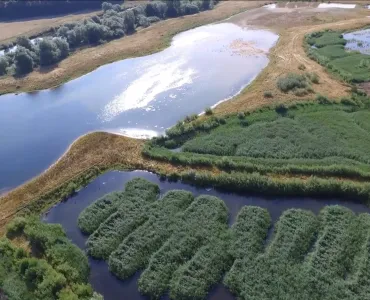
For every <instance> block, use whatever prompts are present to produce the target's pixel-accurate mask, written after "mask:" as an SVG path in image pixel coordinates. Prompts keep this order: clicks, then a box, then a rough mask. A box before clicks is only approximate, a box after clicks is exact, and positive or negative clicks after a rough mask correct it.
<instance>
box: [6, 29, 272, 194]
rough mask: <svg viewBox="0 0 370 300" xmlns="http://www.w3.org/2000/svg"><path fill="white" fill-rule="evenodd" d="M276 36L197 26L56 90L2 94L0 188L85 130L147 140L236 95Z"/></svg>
mask: <svg viewBox="0 0 370 300" xmlns="http://www.w3.org/2000/svg"><path fill="white" fill-rule="evenodd" d="M276 40H277V35H275V34H274V33H271V32H269V31H264V30H244V29H242V28H241V27H238V26H236V25H233V24H228V23H223V24H215V25H208V26H203V27H199V28H196V29H193V30H189V31H187V32H184V33H181V34H179V35H177V36H176V37H174V39H173V43H172V45H171V46H170V47H169V48H167V49H165V50H164V51H162V52H159V53H156V54H153V55H149V56H145V57H139V58H134V59H126V60H123V61H119V62H115V63H112V64H109V65H105V66H103V67H101V68H99V69H97V70H95V71H94V72H92V73H89V74H87V75H85V76H82V77H80V78H78V79H76V80H73V81H71V82H69V83H67V84H65V85H63V86H61V87H60V88H57V89H50V90H45V91H40V92H36V93H28V94H26V93H23V94H19V95H14V94H10V95H3V96H0V101H1V105H0V115H1V118H0V140H1V144H0V158H1V164H0V189H1V188H4V187H11V186H13V187H14V186H16V185H18V184H20V183H22V182H24V181H25V180H27V179H29V178H31V177H32V176H35V175H37V174H38V173H40V172H41V171H42V170H44V169H46V168H47V167H48V166H49V165H50V164H51V163H52V162H53V161H54V160H56V159H57V158H58V157H59V156H60V155H61V154H62V153H63V152H64V151H65V150H66V149H67V147H68V146H69V145H70V144H71V143H72V142H73V140H75V139H76V138H78V137H79V136H81V135H83V134H85V133H87V132H90V131H96V130H98V131H102V130H103V131H110V132H118V133H119V134H125V133H127V134H128V135H130V136H145V137H148V136H150V137H151V136H154V135H157V134H160V133H163V132H164V131H165V129H166V128H168V127H170V126H172V125H174V124H175V123H176V122H177V121H178V120H180V119H182V118H184V117H185V116H186V115H189V114H194V113H200V112H202V111H203V110H204V108H205V107H208V106H212V105H214V104H215V103H217V102H219V101H220V100H223V99H226V98H228V97H231V96H233V95H235V94H236V93H237V92H239V91H240V89H241V88H242V87H243V86H245V85H246V84H248V83H249V82H250V81H251V80H252V79H253V78H254V77H255V76H256V75H257V74H258V73H259V72H260V71H261V69H262V68H264V67H265V66H266V65H267V63H268V59H267V55H266V53H267V52H268V50H269V49H270V48H271V46H272V45H273V44H274V43H275V42H276Z"/></svg>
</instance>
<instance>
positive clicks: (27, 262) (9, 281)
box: [0, 218, 93, 300]
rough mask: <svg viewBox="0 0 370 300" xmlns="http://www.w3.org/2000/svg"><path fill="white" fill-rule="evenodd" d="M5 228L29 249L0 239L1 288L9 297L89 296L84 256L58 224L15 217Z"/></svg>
mask: <svg viewBox="0 0 370 300" xmlns="http://www.w3.org/2000/svg"><path fill="white" fill-rule="evenodd" d="M8 228H9V230H10V231H8V232H7V235H8V236H13V235H14V234H15V233H16V234H22V237H24V238H26V239H27V240H28V241H29V242H30V244H31V248H32V252H31V253H28V252H27V251H26V250H25V249H23V248H17V247H15V246H14V245H13V244H12V243H11V242H10V240H8V239H1V240H0V289H1V290H2V291H4V293H5V295H7V297H8V298H9V299H19V300H35V299H41V300H42V299H45V300H49V299H65V300H67V299H68V300H70V299H76V300H78V299H84V300H87V299H90V297H91V296H92V295H93V291H92V288H91V286H90V285H89V284H87V280H88V275H89V265H88V260H87V256H86V255H85V254H84V252H83V251H82V250H80V249H79V248H78V247H77V246H75V245H73V244H72V243H71V242H70V241H69V240H68V239H67V238H66V237H65V233H64V231H63V230H62V228H61V227H60V225H52V224H44V223H42V222H41V221H40V220H39V219H38V218H30V219H24V218H17V219H15V220H14V221H13V222H12V223H11V225H10V226H9V227H8ZM10 233H12V234H10Z"/></svg>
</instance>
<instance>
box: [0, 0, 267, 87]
mask: <svg viewBox="0 0 370 300" xmlns="http://www.w3.org/2000/svg"><path fill="white" fill-rule="evenodd" d="M260 5H262V3H261V2H259V1H232V2H222V3H220V4H218V5H217V6H216V7H215V9H213V10H209V11H205V12H201V13H199V14H196V15H191V16H184V17H180V18H174V19H168V20H165V21H161V22H158V23H156V24H153V25H151V26H150V27H148V28H145V29H141V30H139V31H138V32H137V33H135V34H133V35H130V36H127V37H124V38H121V39H118V40H114V41H111V42H109V43H106V44H104V45H100V46H97V47H91V48H85V49H81V50H79V51H77V52H75V53H74V54H72V55H71V56H69V57H68V58H67V59H65V60H63V61H61V62H60V63H59V64H58V65H57V66H54V67H48V68H43V69H40V70H36V71H34V72H32V73H30V74H29V75H27V76H25V77H23V78H18V79H16V78H14V77H11V76H5V77H2V78H0V94H5V93H11V92H20V91H34V90H41V89H47V88H51V87H55V86H58V85H60V84H62V83H64V82H66V81H69V80H71V79H74V78H76V77H80V76H81V75H84V74H86V73H88V72H91V71H93V70H94V69H96V68H98V67H99V66H101V65H104V64H107V63H110V62H114V61H117V60H121V59H125V58H129V57H138V56H143V55H148V54H151V53H154V52H158V51H160V50H162V49H164V48H166V47H167V46H168V45H169V44H170V42H171V38H172V37H173V36H174V35H176V34H177V33H179V32H181V31H184V30H188V29H190V28H194V27H197V26H200V25H204V24H209V23H212V22H216V21H220V20H223V19H225V18H227V17H230V16H232V15H234V14H237V13H239V12H242V11H245V10H246V9H250V8H253V7H257V6H260Z"/></svg>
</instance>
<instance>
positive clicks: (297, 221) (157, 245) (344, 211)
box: [81, 178, 370, 299]
mask: <svg viewBox="0 0 370 300" xmlns="http://www.w3.org/2000/svg"><path fill="white" fill-rule="evenodd" d="M132 185H136V186H137V187H138V186H139V185H141V186H144V187H145V186H149V187H151V186H153V184H152V183H151V182H148V181H146V180H144V179H140V178H136V179H133V180H132V181H130V182H128V183H127V186H126V190H125V191H121V192H115V194H114V198H115V199H120V200H118V202H119V203H120V204H119V205H118V207H119V208H118V209H119V210H125V205H126V204H127V203H129V204H128V207H127V211H128V213H129V212H131V217H130V218H131V219H136V220H137V223H136V224H137V226H134V227H131V229H130V230H128V231H125V234H124V235H120V236H117V235H116V236H115V239H116V241H117V243H116V245H117V246H116V248H115V250H113V251H112V252H111V254H110V255H109V257H105V259H106V260H107V261H108V265H109V268H110V270H111V272H113V273H114V274H115V275H116V276H118V277H119V278H120V279H122V280H124V279H127V278H128V277H130V276H132V275H133V274H135V273H136V272H137V271H143V272H142V273H141V276H140V278H139V281H138V286H139V290H140V292H141V293H143V294H145V295H148V296H151V297H153V298H159V297H161V296H162V295H164V294H166V293H167V292H169V295H170V298H171V299H204V298H205V297H206V296H207V294H208V292H209V290H210V288H211V287H212V286H214V285H216V284H218V283H220V282H221V281H223V283H224V284H225V285H226V286H227V287H228V288H229V289H230V291H231V292H232V293H233V294H234V295H236V296H237V297H238V298H240V299H263V298H266V299H271V298H275V297H277V295H278V297H282V298H284V299H296V295H299V296H300V297H302V298H303V299H333V298H331V296H332V295H336V296H339V294H340V295H342V296H343V299H365V298H366V297H367V296H368V291H367V289H366V288H365V287H366V285H368V284H369V283H370V276H369V274H368V272H367V269H366V261H367V257H368V255H369V250H368V247H367V244H368V240H369V239H370V226H369V225H370V215H369V214H366V213H363V214H360V215H355V214H354V213H353V212H352V211H351V210H349V209H348V208H345V207H342V206H327V207H325V208H324V209H322V210H321V212H320V213H319V215H317V216H316V215H315V214H314V213H312V212H310V211H307V210H302V209H289V210H287V211H285V212H284V213H283V214H282V215H281V216H280V218H279V220H278V221H277V222H276V223H275V224H272V221H271V217H270V214H269V212H268V211H267V210H266V209H264V208H261V207H256V206H244V207H243V208H242V209H241V210H240V212H239V214H238V216H237V218H236V220H235V222H234V224H233V225H232V226H231V228H230V227H229V226H228V209H227V207H226V205H225V203H224V202H223V201H222V200H221V199H219V198H217V197H214V196H205V195H201V196H198V197H196V198H194V196H193V195H192V194H191V193H190V192H187V191H182V190H172V191H168V192H167V193H166V194H164V195H163V196H162V197H161V198H158V195H157V197H155V198H154V199H153V201H152V202H151V203H150V204H149V206H148V207H147V209H146V216H145V218H143V216H142V214H141V212H140V211H136V212H134V211H135V210H133V209H132V206H131V204H130V201H131V200H130V197H131V195H130V193H129V190H131V189H132ZM150 189H151V188H149V190H150ZM117 193H121V195H122V197H121V198H116V195H117ZM146 194H147V190H144V194H143V199H142V200H140V199H139V198H140V196H135V199H136V201H139V203H140V202H141V201H145V200H144V199H145V198H146V196H145V195H146ZM107 197H109V196H108V195H107V196H106V197H104V198H101V199H99V200H97V201H96V202H94V203H93V204H91V206H90V207H87V208H86V209H85V211H83V212H82V214H81V216H84V218H86V217H88V214H89V213H91V215H90V217H91V218H94V214H93V213H92V212H93V211H95V213H97V215H100V214H99V207H101V210H102V211H104V213H103V214H105V212H106V211H107V207H106V206H107V205H108V206H109V204H108V203H107V201H106V200H105V199H107ZM126 199H128V202H127V200H126ZM100 204H103V205H100ZM112 205H113V206H115V207H117V203H116V202H112ZM92 208H94V209H92ZM114 214H115V213H113V214H112V215H114ZM109 219H110V216H108V217H106V220H105V221H101V224H104V223H107V222H109ZM272 226H273V235H272V238H268V233H269V230H270V228H271V227H272ZM112 229H113V227H112ZM115 229H116V230H119V229H120V228H118V227H117V228H115ZM98 231H99V228H98V229H97V230H96V231H95V232H98ZM95 232H94V233H95ZM112 232H113V230H112V231H111V232H103V233H102V237H104V236H105V237H107V236H108V235H110V234H111V233H112ZM94 233H93V235H94ZM90 236H92V235H90ZM87 245H88V247H89V242H88V243H87ZM261 279H263V280H261ZM334 299H336V298H334Z"/></svg>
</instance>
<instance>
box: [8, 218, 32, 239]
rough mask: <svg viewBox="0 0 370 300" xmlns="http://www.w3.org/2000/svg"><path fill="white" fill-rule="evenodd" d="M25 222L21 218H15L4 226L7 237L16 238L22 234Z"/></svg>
mask: <svg viewBox="0 0 370 300" xmlns="http://www.w3.org/2000/svg"><path fill="white" fill-rule="evenodd" d="M26 224H27V221H26V219H25V218H23V217H18V218H15V219H14V220H13V221H11V222H10V223H9V224H8V225H7V226H6V231H7V236H10V237H12V236H16V235H19V234H21V233H22V232H23V230H24V228H25V226H26Z"/></svg>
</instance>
